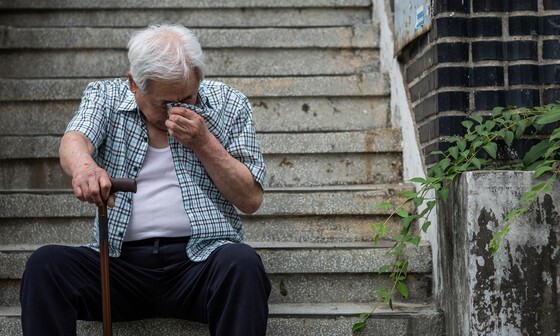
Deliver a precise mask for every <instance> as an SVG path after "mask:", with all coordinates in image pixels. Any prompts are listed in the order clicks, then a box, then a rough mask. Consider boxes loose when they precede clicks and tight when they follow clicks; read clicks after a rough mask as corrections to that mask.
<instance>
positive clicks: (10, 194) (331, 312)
mask: <svg viewBox="0 0 560 336" xmlns="http://www.w3.org/2000/svg"><path fill="white" fill-rule="evenodd" d="M371 17H372V4H371V2H370V1H367V0H338V1H328V0H288V1H281V2H279V1H270V0H236V1H230V0H218V1H206V4H204V3H203V2H202V1H194V0H184V1H179V0H168V1H141V0H136V1H116V0H114V1H113V0H110V1H92V0H75V1H64V0H57V1H56V0H52V1H44V0H29V1H25V2H24V1H13V0H0V25H1V26H0V34H1V37H2V38H1V40H0V65H1V66H0V336H8V335H10V336H11V335H20V334H21V332H20V323H19V307H18V306H19V301H18V292H19V281H20V280H19V279H20V277H21V274H22V270H23V267H24V264H25V261H26V259H27V257H28V256H29V255H30V253H31V252H32V251H33V250H34V249H36V248H37V247H38V246H40V245H43V244H50V243H60V244H82V243H85V242H88V241H89V239H90V236H91V221H92V217H93V215H94V212H95V209H94V207H92V206H91V205H88V204H84V203H81V202H79V201H77V200H75V199H74V197H73V195H72V193H71V190H70V182H69V179H68V178H67V177H66V176H65V175H64V173H63V172H62V170H61V169H60V168H59V164H58V158H57V148H58V141H59V139H60V136H61V134H62V133H63V131H64V128H65V125H66V123H67V122H68V120H69V119H70V117H71V115H72V113H73V111H74V109H75V108H76V107H77V104H78V102H79V99H80V97H81V93H82V91H83V89H84V88H85V86H86V84H87V83H88V82H89V81H92V80H94V79H99V78H114V77H122V76H124V75H125V74H126V71H127V70H128V65H127V60H126V51H125V46H126V42H127V40H128V37H129V35H130V33H131V32H132V31H134V30H136V29H137V28H139V27H145V26H146V25H148V24H150V23H157V22H162V21H167V22H181V23H183V24H185V25H186V26H188V27H190V28H193V29H194V30H195V31H196V33H197V34H198V35H199V37H200V40H201V43H202V45H203V48H204V49H205V51H206V54H207V65H208V70H209V73H208V77H210V78H214V79H218V80H221V81H223V82H226V83H228V84H230V85H232V86H233V87H236V88H238V89H240V90H241V91H242V92H244V93H245V94H246V95H247V96H249V98H250V100H251V101H252V103H253V107H254V118H255V122H256V125H257V130H258V131H259V135H258V136H259V140H260V143H261V147H262V149H263V151H264V154H265V160H266V163H267V168H268V177H267V183H268V187H267V190H266V197H265V203H264V205H263V206H262V208H261V209H260V210H259V211H258V212H257V213H256V214H255V215H252V216H243V219H244V223H245V228H246V240H247V242H248V243H250V244H251V245H252V246H254V247H255V248H256V249H257V250H258V251H259V253H260V254H261V256H262V258H263V260H264V263H265V266H266V268H267V271H268V273H269V276H270V279H271V281H272V283H273V290H272V294H271V298H270V311H271V314H270V320H269V333H268V334H269V335H271V336H276V335H283V336H289V335H325V336H330V335H332V336H340V335H350V334H351V326H352V325H353V324H354V323H355V322H357V321H358V315H359V314H360V313H362V312H366V311H370V310H371V307H372V306H373V304H372V302H373V299H374V296H373V294H374V291H373V289H374V288H376V287H383V286H385V283H386V278H387V277H386V275H384V274H382V275H379V274H378V273H377V269H378V267H379V266H381V265H383V264H385V263H387V262H390V259H389V258H387V257H386V256H385V255H384V254H385V253H386V251H387V246H388V244H385V243H382V244H380V246H377V247H375V246H374V245H373V243H372V233H371V229H370V224H371V223H372V222H373V221H377V220H379V219H381V218H384V217H386V216H387V211H386V210H379V209H376V204H379V203H381V202H384V201H387V200H395V199H397V198H398V196H397V193H398V192H399V191H402V190H408V189H411V188H412V187H411V186H410V185H407V184H404V183H402V160H401V152H400V143H401V141H400V138H401V137H400V131H399V130H398V129H392V128H389V127H388V126H389V123H390V122H389V120H388V116H389V111H388V109H389V98H390V97H389V93H390V87H389V81H388V78H387V76H386V75H385V74H383V73H380V72H379V69H378V63H379V61H378V54H379V48H378V31H377V27H376V25H375V23H373V22H372V20H371ZM431 263H432V260H431V252H430V247H429V245H428V244H427V243H422V244H421V246H420V248H419V249H418V250H417V252H416V253H415V254H414V255H413V256H412V257H411V264H410V268H409V271H410V276H409V280H408V285H409V287H410V291H411V297H410V299H408V300H407V301H406V302H399V303H397V304H396V307H395V310H394V311H390V310H388V309H387V308H380V309H378V310H376V312H375V313H374V314H373V316H372V318H371V319H370V321H369V323H368V327H367V328H366V329H367V330H365V332H364V333H363V334H364V335H423V336H425V335H442V334H444V332H443V323H442V316H441V314H440V313H438V312H437V311H436V310H435V309H434V308H433V305H432V303H431V302H432V301H431V280H430V274H431ZM114 330H115V334H116V335H196V336H199V335H208V332H207V330H206V326H204V325H199V324H194V323H191V322H186V321H176V320H171V321H170V320H162V319H152V320H147V321H139V322H134V323H123V324H115V325H114ZM100 333H101V324H100V323H91V322H88V323H86V322H79V335H94V334H100Z"/></svg>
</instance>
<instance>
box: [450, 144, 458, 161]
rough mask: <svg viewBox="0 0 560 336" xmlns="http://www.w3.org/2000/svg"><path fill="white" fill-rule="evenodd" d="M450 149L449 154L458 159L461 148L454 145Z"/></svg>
mask: <svg viewBox="0 0 560 336" xmlns="http://www.w3.org/2000/svg"><path fill="white" fill-rule="evenodd" d="M448 151H449V154H450V155H451V157H453V158H454V159H457V157H459V148H457V147H455V146H453V147H450V148H449V149H448Z"/></svg>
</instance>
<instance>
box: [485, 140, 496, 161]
mask: <svg viewBox="0 0 560 336" xmlns="http://www.w3.org/2000/svg"><path fill="white" fill-rule="evenodd" d="M482 148H484V150H485V151H486V153H488V155H490V157H492V158H493V159H496V154H497V152H498V145H497V144H496V143H495V142H489V143H487V144H486V145H484V146H482Z"/></svg>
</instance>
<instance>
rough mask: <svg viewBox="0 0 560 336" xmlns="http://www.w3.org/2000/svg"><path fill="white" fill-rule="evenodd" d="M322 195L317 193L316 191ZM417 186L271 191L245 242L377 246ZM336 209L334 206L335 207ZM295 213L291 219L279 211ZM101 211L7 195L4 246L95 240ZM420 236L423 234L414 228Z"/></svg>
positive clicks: (51, 196)
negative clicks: (382, 229)
mask: <svg viewBox="0 0 560 336" xmlns="http://www.w3.org/2000/svg"><path fill="white" fill-rule="evenodd" d="M314 189H317V188H314ZM403 190H412V186H397V188H395V186H390V185H381V186H377V188H376V189H375V188H373V187H372V188H370V190H365V189H364V190H355V191H351V190H346V191H344V190H343V189H342V188H341V187H338V188H337V189H332V190H331V191H329V190H325V191H322V190H313V189H308V190H303V189H302V193H301V194H298V193H295V192H290V191H289V190H287V189H276V190H267V191H266V194H265V202H264V204H263V206H262V208H261V209H260V210H259V211H260V212H261V213H260V214H256V215H242V220H243V223H244V228H245V239H247V240H248V241H252V242H255V243H261V242H270V241H276V242H279V243H288V242H291V243H298V242H299V243H353V242H371V241H372V235H373V231H372V228H371V224H372V223H374V222H385V221H386V219H387V216H388V215H389V214H390V212H389V211H388V210H383V209H376V204H379V203H380V202H383V201H385V200H389V199H391V200H393V201H397V200H398V199H399V198H398V197H397V196H396V195H395V193H397V192H399V191H403ZM331 203H332V205H331ZM284 207H289V208H290V209H291V211H292V212H291V213H290V212H288V211H285V212H283V213H280V211H278V210H277V209H278V208H284ZM95 211H96V209H95V207H94V206H92V205H90V204H87V203H82V202H80V201H78V200H77V199H76V198H75V197H74V196H73V195H72V193H71V192H70V191H48V190H47V191H41V190H35V191H29V190H28V191H24V192H23V191H22V192H14V191H3V192H2V193H0V245H7V244H39V245H43V244H49V243H51V244H52V243H57V244H70V245H79V244H85V243H88V242H89V241H90V240H91V232H92V230H91V226H92V223H93V217H94V215H95ZM387 226H388V227H389V237H391V236H394V235H396V234H397V233H398V232H399V231H400V224H399V223H398V219H396V218H391V220H390V221H388V223H387ZM413 232H415V233H418V228H417V227H416V226H414V227H413Z"/></svg>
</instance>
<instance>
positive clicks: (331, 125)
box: [0, 97, 389, 136]
mask: <svg viewBox="0 0 560 336" xmlns="http://www.w3.org/2000/svg"><path fill="white" fill-rule="evenodd" d="M54 99H55V97H53V100H52V101H37V102H35V101H22V102H11V101H6V102H3V103H2V104H0V135H19V136H23V135H60V134H62V133H63V132H64V130H65V128H66V124H67V123H68V121H69V120H70V118H72V114H73V113H74V111H75V110H76V108H77V107H78V105H79V103H80V102H79V100H58V101H57V100H54ZM251 102H252V105H253V118H254V120H255V124H256V128H257V131H258V132H265V133H266V132H274V133H278V132H319V131H321V132H325V131H335V130H336V131H357V130H370V129H374V128H384V127H387V126H388V115H389V113H388V110H389V97H363V98H360V97H353V98H346V97H332V98H329V97H324V98H321V97H317V98H316V97H293V98H292V97H278V98H274V97H271V98H265V97H253V98H252V99H251ZM20 118H21V120H20ZM22 120H23V121H25V122H22ZM296 120H297V121H296Z"/></svg>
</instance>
